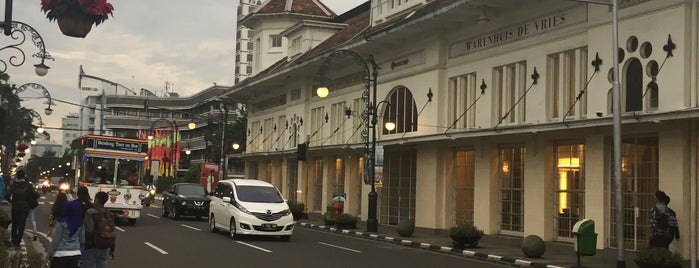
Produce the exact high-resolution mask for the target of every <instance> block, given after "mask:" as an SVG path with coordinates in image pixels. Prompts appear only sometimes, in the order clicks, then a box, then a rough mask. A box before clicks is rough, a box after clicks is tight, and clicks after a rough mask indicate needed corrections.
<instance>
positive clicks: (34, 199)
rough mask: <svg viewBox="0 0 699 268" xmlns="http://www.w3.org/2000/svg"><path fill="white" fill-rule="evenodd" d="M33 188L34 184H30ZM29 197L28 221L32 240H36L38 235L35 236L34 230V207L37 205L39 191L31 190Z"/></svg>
mask: <svg viewBox="0 0 699 268" xmlns="http://www.w3.org/2000/svg"><path fill="white" fill-rule="evenodd" d="M31 188H32V189H34V186H31ZM28 198H29V201H28V202H29V223H30V224H31V226H32V235H33V236H32V240H34V241H36V239H37V238H39V236H37V231H36V208H37V207H39V193H38V192H37V191H35V190H33V191H31V193H30V196H29V197H28Z"/></svg>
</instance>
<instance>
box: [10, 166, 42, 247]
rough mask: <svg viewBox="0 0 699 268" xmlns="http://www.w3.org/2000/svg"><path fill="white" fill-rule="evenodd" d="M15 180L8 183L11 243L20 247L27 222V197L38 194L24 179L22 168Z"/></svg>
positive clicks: (28, 208) (28, 206)
mask: <svg viewBox="0 0 699 268" xmlns="http://www.w3.org/2000/svg"><path fill="white" fill-rule="evenodd" d="M15 176H16V177H15V181H14V182H13V183H12V184H11V185H10V191H9V198H8V199H9V200H10V204H12V231H11V233H12V245H13V246H14V247H15V248H17V249H18V248H20V246H19V243H20V242H21V241H22V234H23V233H24V226H25V225H26V223H27V216H28V215H29V210H30V209H31V208H30V204H29V198H30V197H32V196H34V195H38V194H37V193H36V192H35V191H34V188H32V187H31V185H29V182H27V180H26V177H25V176H26V175H25V174H24V170H19V171H17V173H16V175H15Z"/></svg>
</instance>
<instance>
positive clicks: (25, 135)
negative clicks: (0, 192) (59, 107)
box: [0, 73, 40, 170]
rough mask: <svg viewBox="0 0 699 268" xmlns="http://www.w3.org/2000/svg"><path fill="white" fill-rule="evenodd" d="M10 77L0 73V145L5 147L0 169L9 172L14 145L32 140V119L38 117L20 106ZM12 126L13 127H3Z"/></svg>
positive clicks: (33, 135) (33, 134)
mask: <svg viewBox="0 0 699 268" xmlns="http://www.w3.org/2000/svg"><path fill="white" fill-rule="evenodd" d="M9 79H10V76H9V75H8V74H7V73H0V99H2V102H1V104H2V105H0V126H3V127H2V128H0V145H2V146H4V147H5V150H3V152H5V156H4V157H3V159H4V161H2V169H3V170H9V167H10V164H12V162H11V161H14V155H11V154H14V153H15V150H16V145H17V144H19V143H23V142H29V141H31V140H34V139H35V138H36V137H35V133H37V132H36V129H37V128H38V127H37V126H35V125H33V122H34V119H39V120H40V116H39V114H38V113H36V112H35V111H34V110H31V109H27V108H25V107H22V106H21V103H20V102H21V101H20V99H19V96H17V94H15V91H16V89H17V86H16V85H14V84H12V85H11V84H9V83H8V80H9ZM5 126H13V127H5Z"/></svg>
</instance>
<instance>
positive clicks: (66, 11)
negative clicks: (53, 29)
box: [41, 0, 114, 25]
mask: <svg viewBox="0 0 699 268" xmlns="http://www.w3.org/2000/svg"><path fill="white" fill-rule="evenodd" d="M41 10H42V11H44V12H45V13H46V17H47V18H49V20H54V19H57V18H59V17H63V16H71V17H82V18H83V19H85V20H88V21H91V22H92V23H94V24H95V25H99V24H100V23H102V22H104V21H105V20H106V19H107V18H109V15H112V16H113V13H112V12H113V11H114V6H112V4H110V3H107V0H41Z"/></svg>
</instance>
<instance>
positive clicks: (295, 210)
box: [286, 201, 306, 221]
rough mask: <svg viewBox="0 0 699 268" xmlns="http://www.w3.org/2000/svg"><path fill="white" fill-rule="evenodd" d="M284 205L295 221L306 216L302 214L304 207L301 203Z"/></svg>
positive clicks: (291, 202)
mask: <svg viewBox="0 0 699 268" xmlns="http://www.w3.org/2000/svg"><path fill="white" fill-rule="evenodd" d="M286 203H287V204H288V205H289V210H290V211H291V215H293V216H294V220H295V221H297V220H300V219H302V218H303V217H304V215H305V214H306V213H304V212H303V211H304V209H305V208H306V206H305V205H304V204H303V203H302V202H294V201H287V202H286Z"/></svg>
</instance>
